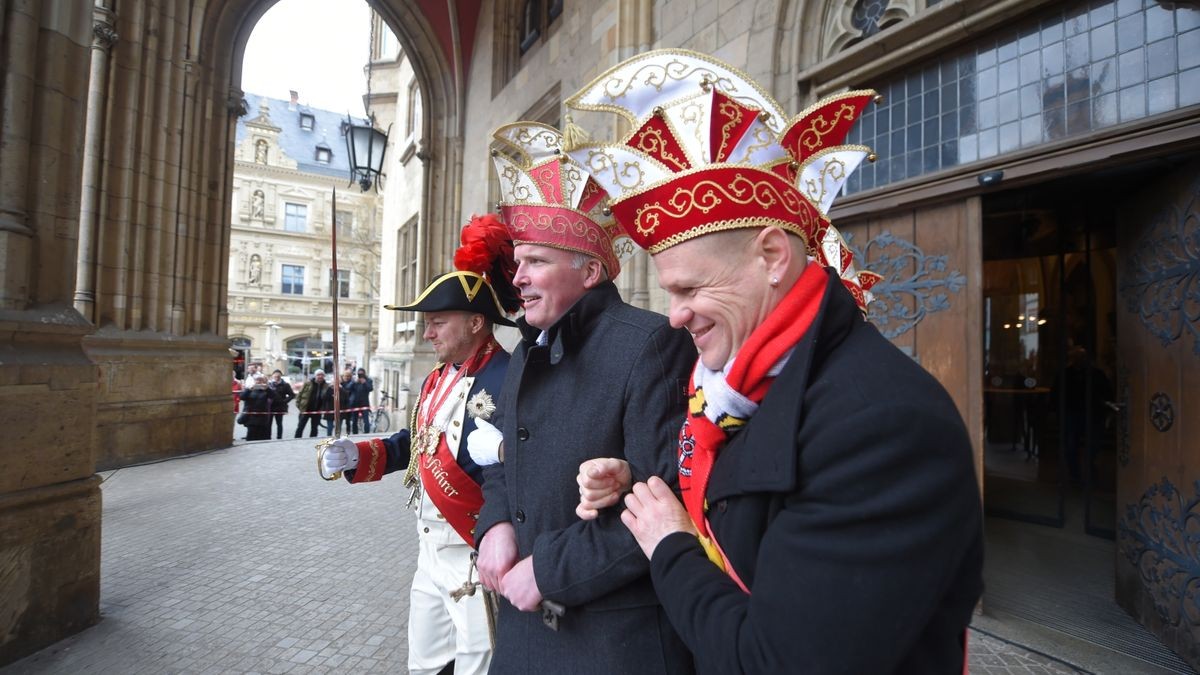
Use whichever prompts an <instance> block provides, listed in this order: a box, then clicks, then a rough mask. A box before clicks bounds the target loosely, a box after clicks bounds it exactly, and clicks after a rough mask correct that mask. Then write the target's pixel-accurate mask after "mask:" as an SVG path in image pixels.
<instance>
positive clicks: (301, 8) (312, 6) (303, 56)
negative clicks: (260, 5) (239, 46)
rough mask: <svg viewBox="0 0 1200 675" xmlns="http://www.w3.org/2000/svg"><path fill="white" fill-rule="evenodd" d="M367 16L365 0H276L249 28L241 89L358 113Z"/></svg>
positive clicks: (368, 27)
mask: <svg viewBox="0 0 1200 675" xmlns="http://www.w3.org/2000/svg"><path fill="white" fill-rule="evenodd" d="M370 16H371V15H370V9H369V8H368V7H367V3H366V2H364V1H363V0H280V1H279V2H278V3H276V4H275V5H274V6H273V7H271V9H269V10H267V13H266V14H264V15H263V17H262V18H261V19H259V21H258V24H257V25H255V27H254V32H252V33H251V34H250V41H249V43H247V45H246V58H245V61H244V62H243V65H242V90H243V91H247V92H251V93H254V94H262V95H264V96H269V97H271V98H278V99H285V100H286V99H287V98H288V90H290V89H295V90H296V91H298V92H299V93H300V102H301V103H306V104H308V105H310V106H312V107H314V108H321V109H324V110H333V111H337V112H340V113H347V112H349V113H351V114H353V115H356V116H361V115H362V114H363V103H362V96H363V94H365V93H366V90H367V80H366V76H365V75H364V74H363V67H364V66H365V65H366V63H367V56H368V53H367V46H368V42H369V41H370V34H371V22H370Z"/></svg>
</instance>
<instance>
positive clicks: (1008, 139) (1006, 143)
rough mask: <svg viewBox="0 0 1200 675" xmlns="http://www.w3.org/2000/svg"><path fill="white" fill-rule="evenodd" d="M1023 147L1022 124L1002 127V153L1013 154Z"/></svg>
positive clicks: (1015, 123)
mask: <svg viewBox="0 0 1200 675" xmlns="http://www.w3.org/2000/svg"><path fill="white" fill-rule="evenodd" d="M1020 147H1021V124H1020V123H1019V122H1010V123H1008V124H1005V125H1003V126H1001V127H1000V152H1001V153H1005V152H1013V151H1014V150H1016V149H1018V148H1020Z"/></svg>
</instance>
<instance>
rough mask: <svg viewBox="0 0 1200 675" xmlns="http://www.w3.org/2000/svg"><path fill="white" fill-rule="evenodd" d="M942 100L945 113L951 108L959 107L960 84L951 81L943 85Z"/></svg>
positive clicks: (942, 108) (942, 109)
mask: <svg viewBox="0 0 1200 675" xmlns="http://www.w3.org/2000/svg"><path fill="white" fill-rule="evenodd" d="M941 100H942V106H941V111H942V112H943V113H947V112H950V111H951V110H954V109H955V108H957V107H958V84H957V83H954V82H951V83H950V84H947V85H944V86H943V87H942V91H941ZM931 110H932V109H931Z"/></svg>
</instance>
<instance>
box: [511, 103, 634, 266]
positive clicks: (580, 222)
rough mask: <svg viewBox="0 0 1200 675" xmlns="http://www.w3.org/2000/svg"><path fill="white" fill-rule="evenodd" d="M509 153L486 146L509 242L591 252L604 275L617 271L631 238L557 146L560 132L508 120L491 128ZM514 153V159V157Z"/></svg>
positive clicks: (630, 250) (584, 175) (592, 183)
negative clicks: (494, 170) (490, 152)
mask: <svg viewBox="0 0 1200 675" xmlns="http://www.w3.org/2000/svg"><path fill="white" fill-rule="evenodd" d="M492 136H493V138H495V139H496V140H497V141H499V142H500V143H501V145H502V147H504V148H505V149H506V150H508V151H509V152H510V153H511V154H512V155H513V157H512V158H510V157H509V155H508V154H506V153H504V152H500V151H493V152H492V161H493V163H494V164H495V166H496V177H497V178H498V179H499V181H500V203H499V205H498V209H499V211H500V214H501V216H502V218H503V220H504V224H505V226H506V227H507V228H508V232H509V235H510V236H512V239H513V244H514V245H515V244H538V245H542V246H551V247H554V248H560V249H564V250H567V251H574V252H576V253H585V254H587V255H590V256H594V257H596V258H598V259H599V260H600V262H601V263H603V264H604V267H605V269H607V271H608V277H609V278H610V279H615V278H616V276H617V275H618V274H619V273H620V271H621V258H622V257H623V256H624V257H628V255H632V253H633V252H634V247H633V243H632V242H631V241H630V240H629V238H628V237H626V236H624V235H623V234H622V232H621V228H620V227H619V226H618V225H617V224H616V223H614V222H613V220H612V218H611V216H610V214H609V213H608V211H607V209H606V207H605V205H604V203H605V202H606V201H607V195H606V194H605V192H604V190H603V189H601V187H600V185H599V183H597V182H596V181H595V180H594V179H593V178H592V177H591V175H590V174H589V172H588V171H586V170H584V169H583V167H581V166H579V164H578V163H576V162H575V160H573V159H571V158H570V157H568V156H567V155H566V154H565V153H564V152H563V135H562V134H561V133H560V132H559V131H558V129H555V128H554V127H551V126H548V125H545V124H541V123H538V122H514V123H512V124H506V125H504V126H502V127H499V128H497V129H496V130H495V131H494V132H492ZM514 158H515V159H514Z"/></svg>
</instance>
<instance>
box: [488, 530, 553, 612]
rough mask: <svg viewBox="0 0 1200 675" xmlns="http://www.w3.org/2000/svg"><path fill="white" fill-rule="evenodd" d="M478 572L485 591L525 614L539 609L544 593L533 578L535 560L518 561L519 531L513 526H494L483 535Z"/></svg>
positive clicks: (528, 558) (530, 557) (526, 558)
mask: <svg viewBox="0 0 1200 675" xmlns="http://www.w3.org/2000/svg"><path fill="white" fill-rule="evenodd" d="M475 568H476V569H477V570H479V581H480V583H482V584H483V586H484V588H489V589H491V590H493V591H496V592H497V593H499V594H500V595H503V596H504V597H505V598H506V599H508V601H509V602H510V603H512V606H513V607H516V608H517V609H519V610H521V611H522V612H532V611H535V610H537V609H539V608H540V606H541V604H542V593H541V591H539V590H538V587H537V580H536V579H535V578H534V576H533V556H527V557H525V558H523V559H522V560H520V561H518V560H517V531H516V530H515V529H513V526H512V523H499V524H497V525H494V526H492V529H490V530H488V531H487V533H486V534H484V535H483V541H481V542H479V557H478V558H477V559H476V561H475Z"/></svg>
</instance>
